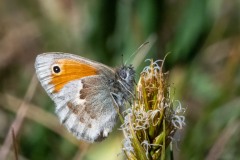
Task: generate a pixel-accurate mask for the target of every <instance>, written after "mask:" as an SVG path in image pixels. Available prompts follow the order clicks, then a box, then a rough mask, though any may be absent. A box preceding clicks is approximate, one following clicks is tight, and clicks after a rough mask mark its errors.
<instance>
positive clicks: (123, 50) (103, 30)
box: [0, 0, 240, 160]
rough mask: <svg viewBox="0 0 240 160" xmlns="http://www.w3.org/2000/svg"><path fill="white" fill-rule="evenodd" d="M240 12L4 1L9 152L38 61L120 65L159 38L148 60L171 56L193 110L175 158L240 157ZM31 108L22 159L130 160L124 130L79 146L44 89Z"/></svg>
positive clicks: (123, 2)
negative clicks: (54, 56) (50, 56)
mask: <svg viewBox="0 0 240 160" xmlns="http://www.w3.org/2000/svg"><path fill="white" fill-rule="evenodd" d="M239 9H240V2H239V1H238V0H158V1H157V0H155V1H153V0H149V1H147V0H138V1H137V0H102V1H99V0H98V1H97V0H90V1H81V0H79V1H73V0H35V1H33V0H22V1H18V0H11V1H8V0H2V1H0V142H1V149H2V146H5V140H6V137H7V134H8V131H9V129H10V127H11V124H12V122H13V121H14V120H15V118H16V117H17V116H16V113H17V112H18V109H19V106H20V103H21V101H23V100H24V99H25V98H24V97H25V94H26V92H27V90H28V88H29V85H30V81H31V79H32V76H33V75H34V65H33V64H34V61H35V57H36V55H37V54H39V53H42V52H50V51H61V52H70V53H75V54H78V55H81V56H84V57H87V58H89V59H93V60H96V61H100V62H102V63H105V64H107V65H110V66H117V65H121V64H122V61H123V62H125V61H126V60H127V59H128V57H130V55H131V54H132V53H133V52H134V51H135V50H136V49H137V48H138V47H139V46H140V45H141V44H142V43H143V42H144V41H146V40H147V39H148V38H149V37H151V36H156V37H157V41H156V43H155V44H154V45H153V48H152V50H151V51H150V52H149V53H148V54H147V57H146V58H153V59H162V58H163V57H164V55H165V54H166V53H168V52H171V54H170V55H169V56H168V57H167V60H166V63H165V67H166V70H170V80H171V83H173V86H174V87H175V88H176V89H175V94H174V96H175V99H179V100H181V101H182V105H183V106H184V107H187V113H186V127H185V130H184V131H183V132H181V133H176V135H175V140H176V141H177V140H179V141H177V142H176V143H175V144H173V148H174V156H175V159H184V160H185V159H191V160H195V159H196V160H198V159H211V160H212V159H222V160H224V159H226V160H228V159H239V158H240V152H239V146H240V138H239V134H240V125H239V124H240V118H239V117H240V106H239V104H240V98H239V94H240V70H239V68H240V66H239V64H240V47H239V46H240V37H239V33H240V32H239V31H240V14H239ZM122 54H123V58H122ZM140 63H141V64H142V66H140V67H139V68H137V71H138V73H139V71H141V70H142V69H143V66H144V63H143V62H140ZM27 106H28V108H27V112H26V115H25V118H24V121H23V123H22V124H21V126H20V130H19V132H18V133H17V137H16V138H17V141H16V145H17V147H18V155H19V156H20V158H21V159H33V160H38V159H39V160H40V159H89V160H90V159H98V160H100V159H121V157H122V155H123V154H119V153H121V149H120V147H121V141H122V135H121V132H119V131H117V129H116V131H115V132H113V133H112V134H111V135H110V137H109V138H108V139H106V140H105V141H104V142H102V143H97V144H91V145H89V144H86V143H84V142H81V141H77V140H76V139H75V138H74V137H72V136H71V135H70V134H68V133H67V132H66V130H65V128H63V127H61V126H60V125H59V122H58V120H57V118H56V116H55V114H54V113H53V112H54V104H53V102H52V101H51V100H50V98H49V97H48V96H47V95H46V93H45V92H44V91H43V89H42V88H41V87H40V85H38V87H37V89H36V91H35V92H34V95H33V97H32V98H31V99H30V101H29V103H27ZM13 153H14V149H13V148H11V150H10V154H8V158H7V159H14V154H13ZM0 156H1V155H0ZM0 159H1V158H0Z"/></svg>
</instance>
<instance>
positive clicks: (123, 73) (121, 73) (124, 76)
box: [120, 70, 127, 79]
mask: <svg viewBox="0 0 240 160" xmlns="http://www.w3.org/2000/svg"><path fill="white" fill-rule="evenodd" d="M120 77H121V78H122V79H126V77H127V73H126V72H125V71H124V70H122V71H121V72H120Z"/></svg>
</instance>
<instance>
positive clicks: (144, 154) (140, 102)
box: [121, 60, 185, 160]
mask: <svg viewBox="0 0 240 160" xmlns="http://www.w3.org/2000/svg"><path fill="white" fill-rule="evenodd" d="M147 61H150V62H151V63H150V65H149V66H146V67H145V68H144V69H143V71H142V72H141V76H140V79H139V82H138V84H137V87H136V98H135V99H134V103H133V105H132V108H129V109H127V110H126V111H125V112H124V123H123V124H122V125H121V129H122V130H123V133H124V137H125V139H124V141H123V147H122V149H123V151H124V153H125V155H126V157H127V158H128V159H153V160H154V159H160V158H163V157H164V156H165V148H166V147H167V146H168V145H169V143H170V142H171V140H172V137H173V135H174V133H175V132H176V130H177V129H182V128H183V126H184V125H185V117H184V116H183V113H184V112H185V109H184V108H182V106H181V103H180V101H177V100H174V99H173V98H172V97H171V94H170V91H171V90H170V89H171V87H170V85H169V84H168V81H167V80H168V74H167V73H163V71H162V66H163V63H164V60H158V61H155V62H153V61H152V60H147ZM159 62H161V63H162V64H161V66H159V65H158V63H159Z"/></svg>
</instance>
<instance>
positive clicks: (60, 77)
mask: <svg viewBox="0 0 240 160" xmlns="http://www.w3.org/2000/svg"><path fill="white" fill-rule="evenodd" d="M51 69H52V75H51V78H52V79H51V81H50V84H53V86H54V90H53V92H55V93H56V92H59V91H60V90H61V89H62V88H63V87H64V85H66V84H67V83H69V82H71V81H73V80H76V79H80V78H83V77H86V76H92V75H96V74H97V69H96V68H94V67H92V66H90V65H87V64H83V63H80V62H78V61H75V60H69V59H61V60H57V61H56V62H55V63H54V64H53V65H52V67H51Z"/></svg>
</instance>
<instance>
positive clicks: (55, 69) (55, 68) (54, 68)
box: [52, 65, 61, 73]
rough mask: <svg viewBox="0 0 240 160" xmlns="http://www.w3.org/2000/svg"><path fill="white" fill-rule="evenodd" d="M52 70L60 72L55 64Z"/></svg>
mask: <svg viewBox="0 0 240 160" xmlns="http://www.w3.org/2000/svg"><path fill="white" fill-rule="evenodd" d="M52 70H53V72H54V73H59V72H61V69H60V67H59V66H57V65H54V66H53V68H52Z"/></svg>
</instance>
